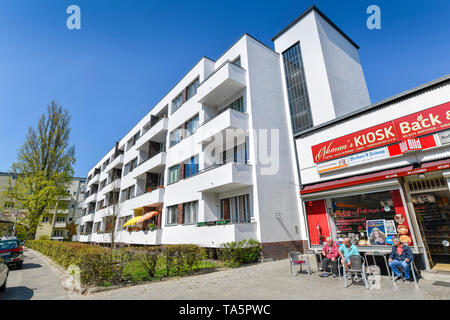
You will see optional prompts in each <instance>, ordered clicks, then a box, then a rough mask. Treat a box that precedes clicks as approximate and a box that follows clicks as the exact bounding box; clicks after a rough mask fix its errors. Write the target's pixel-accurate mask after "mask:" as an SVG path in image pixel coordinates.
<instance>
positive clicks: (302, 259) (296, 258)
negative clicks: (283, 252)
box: [288, 251, 311, 276]
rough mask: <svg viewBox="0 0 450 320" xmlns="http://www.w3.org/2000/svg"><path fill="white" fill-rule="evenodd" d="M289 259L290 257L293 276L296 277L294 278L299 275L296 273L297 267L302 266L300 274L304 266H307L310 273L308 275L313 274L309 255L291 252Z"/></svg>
mask: <svg viewBox="0 0 450 320" xmlns="http://www.w3.org/2000/svg"><path fill="white" fill-rule="evenodd" d="M288 257H289V262H290V267H291V272H292V275H294V276H296V275H297V272H296V271H295V266H296V265H300V272H302V271H303V265H306V271H307V272H308V274H311V268H310V267H309V259H308V255H306V254H301V253H300V252H298V251H291V252H289V254H288Z"/></svg>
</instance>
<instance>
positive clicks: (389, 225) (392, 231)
mask: <svg viewBox="0 0 450 320" xmlns="http://www.w3.org/2000/svg"><path fill="white" fill-rule="evenodd" d="M384 226H385V228H386V235H397V227H396V226H395V221H394V220H386V221H385V223H384Z"/></svg>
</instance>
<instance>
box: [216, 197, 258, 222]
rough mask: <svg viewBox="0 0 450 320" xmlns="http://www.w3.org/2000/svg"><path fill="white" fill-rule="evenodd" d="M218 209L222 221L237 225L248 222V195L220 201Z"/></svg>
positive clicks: (249, 213) (249, 214) (249, 215)
mask: <svg viewBox="0 0 450 320" xmlns="http://www.w3.org/2000/svg"><path fill="white" fill-rule="evenodd" d="M220 209H221V210H220V211H221V218H222V219H223V220H230V221H231V222H239V223H243V222H250V217H251V212H250V201H249V195H248V194H244V195H242V196H238V197H231V198H227V199H222V200H221V206H220Z"/></svg>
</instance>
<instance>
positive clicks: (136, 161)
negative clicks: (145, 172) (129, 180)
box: [130, 157, 138, 171]
mask: <svg viewBox="0 0 450 320" xmlns="http://www.w3.org/2000/svg"><path fill="white" fill-rule="evenodd" d="M137 165H138V158H137V157H136V158H134V159H133V160H131V162H130V171H133V170H134V169H136V167H137Z"/></svg>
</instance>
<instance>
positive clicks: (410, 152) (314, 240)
mask: <svg viewBox="0 0 450 320" xmlns="http://www.w3.org/2000/svg"><path fill="white" fill-rule="evenodd" d="M449 101H450V76H445V77H442V78H440V79H437V80H435V81H432V82H430V83H427V84H425V85H422V86H420V87H418V88H415V89H412V90H409V91H407V92H404V93H401V94H399V95H397V96H394V97H392V98H390V99H387V100H384V101H381V102H380V103H377V104H374V105H371V106H368V107H366V108H363V109H360V110H358V111H356V112H353V113H350V114H348V115H345V116H342V117H338V118H336V119H334V120H331V121H328V122H326V123H323V124H321V125H319V126H316V127H313V128H310V129H308V130H304V131H302V132H300V133H298V134H297V135H296V144H297V150H303V152H301V154H300V153H299V155H298V158H299V165H300V176H301V181H302V190H301V192H300V193H301V199H302V216H303V220H304V221H305V223H306V224H307V233H306V234H307V238H306V239H307V240H308V243H309V246H310V247H311V248H320V247H321V244H322V243H323V241H324V239H325V237H327V236H332V237H333V238H334V239H336V240H339V241H342V238H344V237H350V238H351V239H352V241H353V242H354V243H355V244H357V245H358V247H359V250H360V251H362V252H368V253H370V252H371V251H378V252H390V246H391V245H392V238H393V237H397V236H398V237H400V240H401V241H402V242H405V243H407V244H408V245H409V246H410V247H411V248H412V250H413V252H414V254H415V255H416V265H418V267H419V268H422V269H431V268H433V267H435V266H438V265H440V266H444V265H448V264H450V251H449V240H450V239H449V229H450V220H449V213H450V204H449V199H450V191H449V189H450V102H449Z"/></svg>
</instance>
